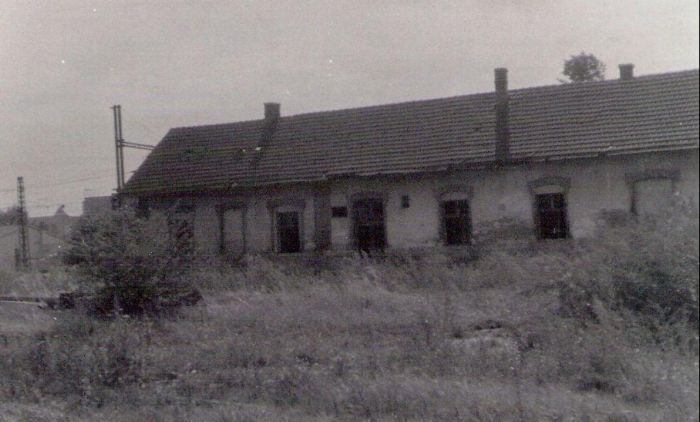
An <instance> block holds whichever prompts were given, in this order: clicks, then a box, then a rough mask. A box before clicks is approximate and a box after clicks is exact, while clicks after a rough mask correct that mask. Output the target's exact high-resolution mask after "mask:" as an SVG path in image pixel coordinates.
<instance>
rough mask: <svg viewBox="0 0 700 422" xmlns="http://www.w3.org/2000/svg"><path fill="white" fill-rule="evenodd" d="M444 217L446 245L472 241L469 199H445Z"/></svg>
mask: <svg viewBox="0 0 700 422" xmlns="http://www.w3.org/2000/svg"><path fill="white" fill-rule="evenodd" d="M442 218H443V224H444V230H445V244H446V245H466V244H468V243H469V242H471V235H472V227H471V217H470V213H469V201H467V200H458V201H443V203H442Z"/></svg>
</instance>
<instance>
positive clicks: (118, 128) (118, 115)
mask: <svg viewBox="0 0 700 422" xmlns="http://www.w3.org/2000/svg"><path fill="white" fill-rule="evenodd" d="M112 114H113V117H114V153H115V156H116V159H117V193H116V205H117V207H119V206H121V193H122V189H124V185H125V184H126V181H125V177H124V148H134V149H144V150H149V151H150V150H152V149H153V148H155V147H154V146H153V145H146V144H139V143H136V142H127V141H125V140H124V136H123V135H122V106H121V105H119V104H117V105H114V106H112Z"/></svg>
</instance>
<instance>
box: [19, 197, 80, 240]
mask: <svg viewBox="0 0 700 422" xmlns="http://www.w3.org/2000/svg"><path fill="white" fill-rule="evenodd" d="M79 218H80V217H74V216H70V215H68V214H66V211H65V207H64V206H63V205H61V206H60V207H58V209H57V210H56V212H55V213H54V215H49V216H46V217H29V224H30V225H31V226H34V227H36V228H37V229H39V230H42V231H43V232H45V233H47V234H49V235H50V236H53V237H56V238H59V239H68V238H69V237H70V233H71V229H72V227H73V224H75V222H76V221H78V219H79Z"/></svg>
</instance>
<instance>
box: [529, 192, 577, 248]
mask: <svg viewBox="0 0 700 422" xmlns="http://www.w3.org/2000/svg"><path fill="white" fill-rule="evenodd" d="M535 206H536V207H537V210H536V212H537V214H536V216H537V236H538V237H539V238H540V239H564V238H567V237H569V228H568V225H567V217H566V201H565V199H564V194H563V193H544V194H539V195H536V196H535Z"/></svg>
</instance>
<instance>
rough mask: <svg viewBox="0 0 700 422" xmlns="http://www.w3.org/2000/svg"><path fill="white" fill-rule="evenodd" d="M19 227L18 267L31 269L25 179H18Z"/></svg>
mask: <svg viewBox="0 0 700 422" xmlns="http://www.w3.org/2000/svg"><path fill="white" fill-rule="evenodd" d="M17 203H18V207H17V225H18V228H19V256H18V258H19V259H18V264H19V265H18V267H19V268H20V269H22V270H28V269H29V235H28V234H27V204H26V203H25V200H24V178H23V177H22V176H19V177H18V178H17Z"/></svg>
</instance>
